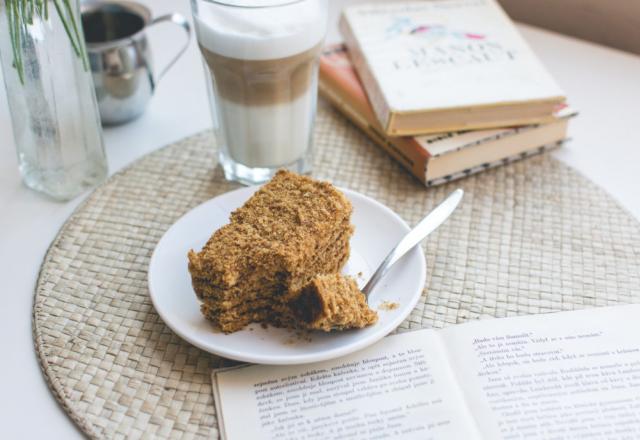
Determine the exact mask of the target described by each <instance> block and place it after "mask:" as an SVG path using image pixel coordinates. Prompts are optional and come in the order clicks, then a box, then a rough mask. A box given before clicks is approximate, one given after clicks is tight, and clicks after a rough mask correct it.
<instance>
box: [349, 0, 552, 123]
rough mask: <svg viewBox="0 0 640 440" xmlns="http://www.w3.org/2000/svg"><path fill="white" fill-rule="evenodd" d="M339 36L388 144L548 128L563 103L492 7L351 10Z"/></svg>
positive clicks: (459, 4) (475, 0) (446, 1)
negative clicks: (408, 138)
mask: <svg viewBox="0 0 640 440" xmlns="http://www.w3.org/2000/svg"><path fill="white" fill-rule="evenodd" d="M340 30H341V32H342V34H343V36H344V39H345V43H346V45H347V47H348V49H349V53H350V55H351V57H352V61H353V63H354V65H355V68H356V70H357V71H358V74H359V76H360V79H361V81H362V82H363V85H364V88H365V89H366V91H367V94H368V96H369V99H370V101H371V105H372V107H373V110H374V112H375V114H376V116H377V118H378V120H379V121H380V125H381V127H382V129H383V130H384V132H385V133H386V134H388V135H412V134H424V133H434V132H444V131H455V130H469V129H477V128H487V127H504V126H508V125H525V124H532V123H541V122H548V121H549V120H550V118H551V114H552V112H553V110H554V108H556V106H557V105H558V104H559V103H561V102H563V101H564V100H565V98H564V93H563V92H562V90H561V89H560V88H559V87H558V85H557V84H556V83H555V81H554V80H553V78H552V77H551V76H550V75H549V73H548V72H547V71H546V70H545V69H544V67H543V66H542V64H541V63H540V62H539V61H538V59H537V58H536V56H535V55H534V53H533V52H532V51H531V49H530V48H529V47H528V45H527V44H526V42H525V41H524V40H523V38H522V37H521V36H520V34H519V33H518V31H517V30H516V29H515V27H514V25H513V23H512V22H511V20H510V19H509V17H508V16H507V15H506V14H505V13H504V11H503V10H502V9H501V8H500V6H499V5H498V4H497V3H496V2H495V1H494V0H430V1H420V2H416V1H414V2H407V3H396V2H393V3H377V4H369V5H355V6H352V7H348V8H346V9H345V10H344V11H343V14H342V17H341V20H340Z"/></svg>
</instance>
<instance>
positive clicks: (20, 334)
mask: <svg viewBox="0 0 640 440" xmlns="http://www.w3.org/2000/svg"><path fill="white" fill-rule="evenodd" d="M143 3H146V4H148V5H153V7H152V10H153V12H154V15H159V14H163V13H166V12H169V11H179V12H182V13H183V14H185V15H188V14H189V13H190V11H189V3H188V1H187V0H179V1H178V0H153V1H151V0H144V1H143ZM344 3H346V2H345V1H339V0H331V15H332V28H331V30H330V33H329V37H328V39H329V41H336V40H337V39H338V34H337V31H336V29H335V22H336V17H337V16H338V11H339V10H340V7H341V5H342V4H344ZM519 27H520V30H521V31H522V33H523V34H524V36H525V38H526V39H527V40H528V41H529V43H530V44H531V45H532V46H533V49H534V50H535V51H536V53H537V54H538V55H539V56H540V57H541V58H542V60H543V62H544V63H545V65H546V66H547V67H548V69H549V70H550V71H551V73H552V74H553V75H554V76H555V77H556V79H557V80H558V82H559V83H560V84H561V86H562V87H563V88H564V89H565V91H566V92H567V94H568V96H569V100H570V102H571V104H572V105H573V106H575V107H576V108H578V109H579V110H580V112H581V115H580V116H579V117H578V118H577V119H575V120H573V121H572V122H571V124H570V125H571V129H570V135H571V137H572V138H573V141H572V142H571V143H569V144H568V145H567V146H566V147H564V148H563V149H561V150H559V151H557V152H556V153H554V154H555V156H556V157H557V158H559V159H560V160H562V161H564V162H566V163H567V164H569V165H571V166H573V167H574V168H576V169H578V170H579V171H580V172H582V173H583V174H585V175H586V176H588V177H589V178H590V179H592V180H593V181H595V182H596V183H597V184H599V185H601V186H602V187H604V188H605V189H606V190H607V191H608V192H609V193H611V194H612V195H613V196H614V197H615V198H616V199H617V200H618V201H619V202H620V203H621V204H622V205H623V206H624V207H625V208H626V209H628V210H629V211H630V212H631V213H632V214H633V215H634V216H635V217H636V218H639V219H640V108H639V106H640V57H638V56H633V55H630V54H626V53H624V52H619V51H616V50H613V49H608V48H604V47H601V46H596V45H594V44H590V43H585V42H582V41H579V40H575V39H571V38H567V37H564V36H561V35H558V34H554V33H550V32H547V31H542V30H539V29H535V28H531V27H527V26H519ZM152 36H153V37H156V38H154V39H152V43H155V44H152V46H153V47H154V48H155V49H156V50H155V56H156V61H157V62H158V64H160V65H161V64H163V62H164V61H165V60H166V59H167V55H166V54H165V53H160V52H159V50H158V48H160V47H164V48H167V51H169V49H173V48H175V47H177V46H178V45H179V44H180V42H181V40H179V39H178V37H180V38H181V35H180V31H179V30H173V29H170V28H169V27H166V28H164V27H163V28H158V29H156V30H153V31H152ZM1 82H2V80H1V79H0V83H1ZM206 96H207V95H206V91H205V83H204V76H203V74H202V67H201V64H200V58H199V53H198V50H197V47H196V45H195V44H193V42H192V44H191V46H190V48H189V50H188V52H187V54H186V56H185V57H184V58H183V59H181V60H180V62H179V63H178V64H177V65H176V66H175V67H174V68H173V70H172V71H170V73H169V74H168V75H167V76H166V77H165V79H163V81H162V83H161V84H160V85H159V88H158V90H157V93H156V96H155V97H154V99H153V101H152V103H151V106H150V107H149V108H148V110H147V112H146V113H145V114H144V115H143V116H142V117H141V118H140V119H138V120H137V121H135V122H133V123H131V124H129V125H126V126H123V127H119V128H110V129H108V130H105V141H106V147H107V154H108V157H109V166H110V170H111V173H113V172H115V171H118V170H120V169H121V168H122V167H124V166H126V165H127V164H129V163H131V162H132V161H133V160H135V159H136V158H138V157H140V156H142V155H144V154H146V153H148V152H150V151H152V150H154V149H156V148H158V147H161V146H163V145H166V144H168V143H171V142H173V141H176V140H178V139H180V138H182V137H184V136H187V135H190V134H193V133H195V132H197V131H200V130H203V129H206V128H208V127H209V126H210V125H211V123H210V116H209V110H208V104H207V97H206ZM83 198H84V196H82V197H78V198H77V199H75V200H73V201H71V202H68V203H56V202H52V201H49V200H47V199H45V198H43V197H42V196H40V195H39V194H37V193H35V192H33V191H30V190H28V189H26V188H25V187H24V186H23V185H22V184H21V181H20V176H19V175H18V169H17V164H16V159H15V147H14V144H13V137H12V133H11V125H10V119H9V113H8V109H7V105H6V97H5V93H4V87H1V91H0V207H1V208H0V209H1V213H0V281H1V283H0V285H1V286H2V307H0V348H1V349H2V356H1V359H2V361H1V362H0V415H1V416H0V421H1V422H0V438H6V439H18V438H49V439H58V438H59V439H72V438H81V437H82V436H81V433H80V431H79V430H77V429H76V428H75V426H74V425H73V423H72V422H71V421H70V419H69V418H67V417H66V415H65V413H64V412H63V411H62V409H61V408H60V407H59V406H58V404H57V402H56V401H55V399H54V398H53V396H52V395H51V393H50V392H49V389H48V387H47V385H46V384H45V382H44V380H43V378H42V374H41V372H40V368H39V365H38V362H37V359H36V355H35V352H34V349H33V343H32V339H31V306H32V299H33V292H34V287H35V282H36V278H37V275H38V269H39V267H40V263H41V260H42V258H43V256H44V254H45V252H46V250H47V247H48V246H49V243H50V242H51V240H52V239H53V238H54V236H55V234H56V232H57V231H58V229H59V228H60V226H61V225H62V224H63V223H64V221H65V220H66V219H67V217H68V216H69V215H70V214H71V212H72V211H73V210H74V208H75V207H76V206H77V205H78V204H79V203H80V201H81V200H82V199H83Z"/></svg>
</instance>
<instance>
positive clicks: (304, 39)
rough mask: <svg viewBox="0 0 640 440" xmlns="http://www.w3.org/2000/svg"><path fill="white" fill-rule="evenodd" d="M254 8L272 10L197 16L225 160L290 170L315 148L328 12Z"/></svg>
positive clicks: (289, 6) (215, 6) (313, 5)
mask: <svg viewBox="0 0 640 440" xmlns="http://www.w3.org/2000/svg"><path fill="white" fill-rule="evenodd" d="M247 2H248V3H250V4H253V3H257V4H270V5H271V6H269V7H238V6H224V5H221V4H219V3H210V2H202V3H206V4H204V5H203V4H202V3H200V4H199V6H198V12H197V14H196V15H195V22H196V31H197V34H198V43H199V45H200V50H201V52H202V55H203V58H204V60H205V62H206V65H207V67H208V72H209V79H210V81H211V90H212V91H213V95H214V101H215V105H214V106H213V112H214V115H215V120H216V123H217V131H218V141H219V143H221V145H219V149H220V153H221V160H223V161H224V160H225V159H231V160H232V161H233V162H235V163H237V164H240V165H242V166H244V167H248V168H272V169H276V168H279V167H287V166H289V165H291V164H294V163H296V162H297V161H300V160H302V159H304V157H305V154H306V153H307V152H308V150H309V147H310V143H311V134H312V128H313V119H314V116H315V108H316V96H317V72H318V69H317V62H318V61H317V60H318V54H319V51H320V48H321V45H322V40H323V38H324V33H325V28H326V10H325V8H326V5H325V3H324V2H323V1H319V0H301V1H293V2H292V1H291V0H289V1H285V0H264V1H258V0H253V1H251V0H247V1H246V2H241V3H245V4H246V3H247ZM234 3H237V2H234Z"/></svg>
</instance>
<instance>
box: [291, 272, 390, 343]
mask: <svg viewBox="0 0 640 440" xmlns="http://www.w3.org/2000/svg"><path fill="white" fill-rule="evenodd" d="M292 309H293V312H294V315H295V316H296V318H298V319H299V320H300V321H301V322H303V323H304V326H305V327H306V328H309V329H312V330H324V331H326V332H328V331H331V330H345V329H349V328H362V327H366V326H368V325H371V324H374V323H375V322H376V321H377V320H378V314H377V313H376V312H375V311H373V310H371V309H370V308H369V306H368V305H367V299H366V298H365V296H364V294H363V293H362V292H361V291H360V289H358V285H357V284H356V282H355V280H354V279H353V278H350V277H344V276H342V275H340V274H337V273H334V274H329V275H318V276H316V277H314V278H313V279H312V280H311V282H309V284H307V285H306V286H305V287H304V288H303V289H302V291H301V292H300V294H299V295H298V297H297V298H295V299H294V300H293V301H292Z"/></svg>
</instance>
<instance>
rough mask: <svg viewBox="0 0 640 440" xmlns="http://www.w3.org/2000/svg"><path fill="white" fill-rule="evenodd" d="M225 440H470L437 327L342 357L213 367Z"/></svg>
mask: <svg viewBox="0 0 640 440" xmlns="http://www.w3.org/2000/svg"><path fill="white" fill-rule="evenodd" d="M212 379H213V388H214V396H215V399H216V408H217V411H218V420H219V425H220V431H221V434H222V437H223V439H224V438H226V439H233V440H238V439H256V438H260V439H276V438H277V439H300V440H304V439H322V440H330V439H351V438H367V439H384V438H393V439H420V440H428V439H440V438H456V439H457V438H459V439H474V438H479V437H478V436H477V428H476V427H475V425H474V424H473V421H472V419H471V418H470V417H469V415H468V412H467V410H466V408H465V404H464V402H463V401H462V398H461V393H460V390H459V389H458V387H457V385H456V383H455V382H454V380H453V376H452V373H451V369H450V367H449V365H448V364H447V359H446V355H445V354H444V348H443V346H442V343H441V341H440V340H439V337H438V335H437V333H436V332H435V331H432V330H423V331H418V332H412V333H404V334H402V335H396V336H391V337H388V338H385V339H383V340H382V341H380V342H378V343H376V344H374V345H373V346H372V347H369V348H367V349H365V350H362V351H360V352H358V353H355V354H352V355H349V356H345V357H342V358H340V359H336V360H331V361H326V362H321V363H315V364H310V365H297V366H265V365H252V366H246V367H244V366H243V367H240V368H236V369H229V370H224V371H220V372H214V373H213V377H212Z"/></svg>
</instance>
